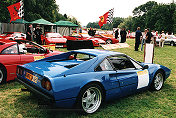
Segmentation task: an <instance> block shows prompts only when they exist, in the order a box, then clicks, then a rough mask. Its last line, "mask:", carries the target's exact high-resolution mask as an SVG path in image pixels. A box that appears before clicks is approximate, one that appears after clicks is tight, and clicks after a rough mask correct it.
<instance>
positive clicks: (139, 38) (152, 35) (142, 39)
mask: <svg viewBox="0 0 176 118" xmlns="http://www.w3.org/2000/svg"><path fill="white" fill-rule="evenodd" d="M158 38H160V41H159V47H164V42H165V39H166V38H167V35H166V34H165V33H164V31H162V32H161V34H160V35H159V34H158V31H155V30H152V32H150V29H149V28H147V29H145V31H144V32H143V33H142V32H141V31H140V27H138V28H137V30H136V32H135V51H138V49H139V45H140V44H141V51H142V50H143V45H144V44H145V43H149V44H150V43H151V44H154V46H157V43H156V39H158Z"/></svg>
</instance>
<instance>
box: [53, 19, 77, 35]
mask: <svg viewBox="0 0 176 118" xmlns="http://www.w3.org/2000/svg"><path fill="white" fill-rule="evenodd" d="M54 24H56V32H59V33H60V34H61V35H66V36H68V35H70V34H71V33H72V28H73V27H78V25H76V24H73V23H72V22H70V21H62V20H61V21H57V22H55V23H54Z"/></svg>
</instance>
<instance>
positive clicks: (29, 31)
mask: <svg viewBox="0 0 176 118" xmlns="http://www.w3.org/2000/svg"><path fill="white" fill-rule="evenodd" d="M31 28H32V25H29V27H28V28H27V31H26V40H28V41H31V40H32V38H31V37H32V32H31Z"/></svg>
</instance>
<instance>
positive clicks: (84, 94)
mask: <svg viewBox="0 0 176 118" xmlns="http://www.w3.org/2000/svg"><path fill="white" fill-rule="evenodd" d="M102 101H103V91H102V88H101V87H100V86H99V85H97V84H90V85H87V86H85V87H83V89H82V90H81V91H80V94H79V96H78V98H77V102H78V108H79V109H81V111H82V112H83V113H86V114H92V113H94V112H96V111H97V110H98V109H99V107H100V105H101V104H102Z"/></svg>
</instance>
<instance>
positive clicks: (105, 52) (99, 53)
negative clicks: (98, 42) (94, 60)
mask: <svg viewBox="0 0 176 118" xmlns="http://www.w3.org/2000/svg"><path fill="white" fill-rule="evenodd" d="M74 52H79V53H86V54H90V55H95V56H111V55H122V54H123V53H120V52H114V51H108V50H99V49H81V50H75V51H74Z"/></svg>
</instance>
